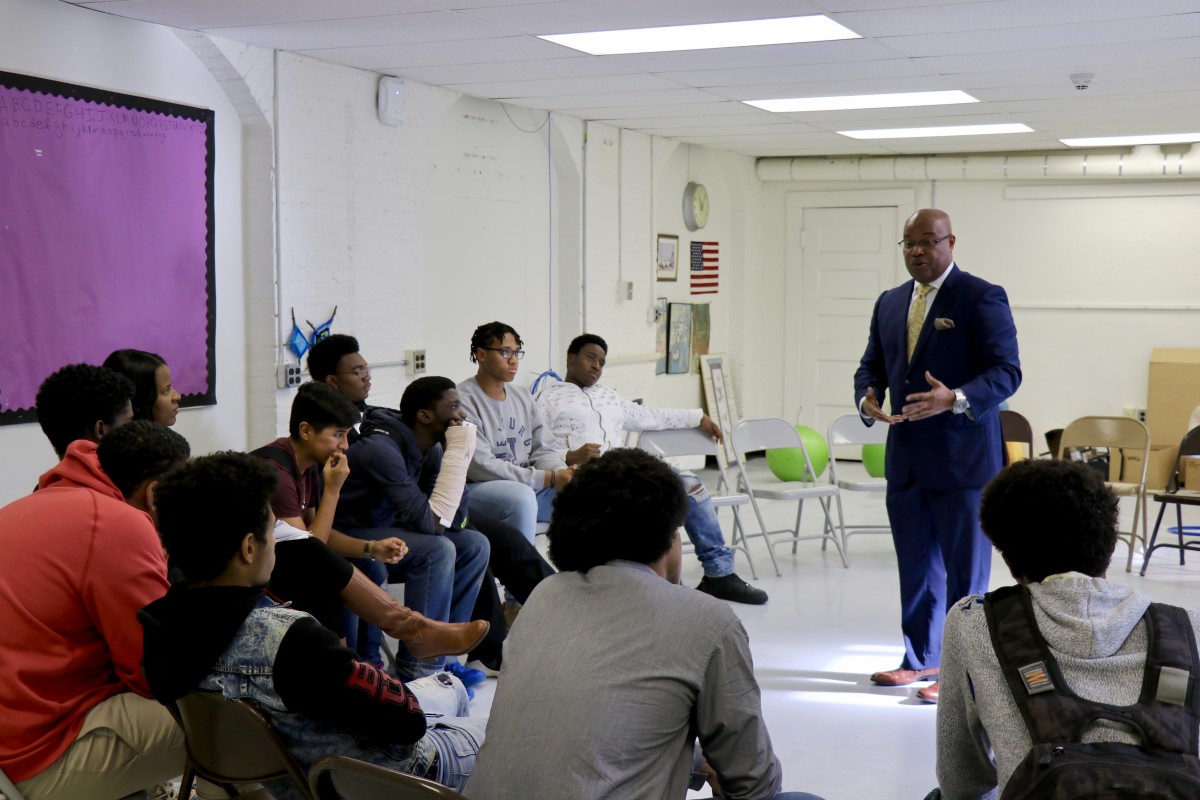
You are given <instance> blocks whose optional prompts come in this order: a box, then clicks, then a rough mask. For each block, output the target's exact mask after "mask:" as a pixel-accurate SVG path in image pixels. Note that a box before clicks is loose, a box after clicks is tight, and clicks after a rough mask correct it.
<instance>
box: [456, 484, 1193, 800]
mask: <svg viewBox="0 0 1200 800" xmlns="http://www.w3.org/2000/svg"><path fill="white" fill-rule="evenodd" d="M751 469H752V472H751V477H752V479H754V478H755V476H756V475H758V474H759V473H761V474H763V475H764V476H769V473H768V472H767V470H766V465H765V463H764V462H763V461H761V460H758V461H753V462H751ZM838 470H839V477H853V476H855V475H858V476H861V475H862V474H863V472H862V467H861V465H859V464H856V463H842V462H839V465H838ZM705 477H706V479H708V478H709V477H710V476H709V475H707V474H706V476H705ZM767 479H769V478H767ZM1122 503H1123V504H1125V503H1129V504H1130V509H1131V508H1132V504H1131V501H1122ZM843 505H844V507H845V513H846V521H847V523H858V524H870V523H874V522H881V521H886V514H885V511H884V507H883V497H882V495H881V494H880V495H867V494H862V493H847V494H845V495H844V498H843ZM747 509H748V507H747ZM794 509H795V505H794V504H783V503H769V502H768V503H766V504H764V513H765V515H766V517H767V524H768V526H769V527H772V528H780V527H785V526H786V527H790V526H791V524H792V521H793V519H794V516H795V511H794ZM1187 511H1188V509H1185V519H1184V521H1185V523H1187V524H1195V522H1196V521H1195V519H1193V518H1189V517H1188V515H1187ZM1126 513H1130V511H1128V510H1127V511H1126ZM1157 513H1158V509H1157V507H1156V506H1154V505H1153V504H1152V508H1151V517H1150V525H1151V527H1153V523H1154V515H1156V514H1157ZM1168 515H1169V516H1173V514H1172V512H1171V511H1170V510H1168ZM1193 516H1194V515H1193ZM820 517H821V512H820V508H819V506H818V505H817V503H815V502H813V501H809V502H808V503H806V504H805V509H804V522H803V529H804V531H806V532H809V531H811V532H816V531H818V530H819V525H820ZM721 518H722V524H723V525H724V526H725V528H726V531H727V533H728V530H729V524H730V520H731V516H730V513H729V512H728V511H722V512H721ZM746 519H748V520H752V519H753V517H752V516H746ZM1030 522H1031V524H1036V520H1034V519H1031V520H1030ZM1124 524H1125V525H1128V520H1125V523H1124ZM1168 524H1173V522H1170V523H1169V522H1168V521H1167V520H1165V519H1164V523H1163V525H1164V527H1163V533H1165V530H1166V526H1167V525H1168ZM754 529H755V527H754V525H753V523H752V524H751V530H754ZM1046 535H1047V536H1050V535H1053V531H1047V532H1046ZM539 540H540V541H541V542H542V544H543V545H544V541H543V540H544V537H539ZM751 549H752V551H753V554H754V563H755V566H756V567H757V568H758V580H757V581H752V582H753V583H754V585H756V586H758V587H760V588H762V589H764V590H766V591H767V592H768V593H769V594H770V596H771V599H770V602H768V603H767V604H766V605H765V606H743V605H734V606H733V607H734V608H735V610H736V611H737V613H738V615H739V616H740V617H741V619H742V621H743V622H744V624H745V626H746V629H747V631H748V632H749V634H750V644H751V648H752V651H753V653H754V663H755V673H756V675H757V676H758V681H759V685H760V686H761V687H762V706H763V714H764V716H765V717H766V720H767V724H768V726H769V728H770V731H771V737H772V739H773V741H774V745H775V751H776V754H777V755H778V756H779V758H780V760H781V762H782V763H783V768H784V776H785V779H784V780H785V788H786V789H788V790H791V791H808V792H813V793H815V794H818V795H821V796H822V797H825V798H827V800H864V799H868V798H869V799H872V800H874V799H875V798H878V800H893V799H894V800H921V798H923V797H924V796H925V795H926V793H927V792H928V791H929V790H930V789H931V788H933V787H934V786H935V785H936V779H935V777H934V719H935V715H936V708H935V707H934V706H931V705H926V704H924V703H921V702H920V701H918V700H916V699H915V698H914V697H913V696H912V695H913V693H914V692H915V690H916V688H919V687H920V686H923V685H924V684H916V685H915V686H911V687H896V688H885V687H878V686H874V685H873V684H871V682H870V681H869V680H868V678H867V676H868V675H869V674H870V673H871V672H874V671H876V670H880V669H890V668H894V667H896V666H898V665H899V663H900V658H901V655H902V652H903V650H902V647H901V644H900V631H899V600H898V588H897V587H898V581H897V577H896V558H895V554H894V553H893V551H892V547H891V539H890V537H889V536H886V535H873V534H863V535H858V536H853V537H851V539H850V567H849V568H848V569H844V568H843V567H842V564H841V561H840V560H839V558H838V556H837V554H836V552H834V551H833V550H832V549H830V550H829V551H827V552H824V553H823V552H821V545H820V543H819V542H816V541H811V542H801V543H800V544H799V548H798V552H797V553H796V554H795V555H793V554H792V553H791V548H790V547H787V546H781V547H779V548H777V557H778V559H779V567H780V571H781V572H782V573H783V575H782V577H776V576H775V574H774V571H773V570H772V568H771V563H770V559H769V558H768V556H767V550H766V546H765V544H764V543H763V542H762V539H756V540H752V544H751ZM1127 552H1128V550H1127V548H1126V546H1125V545H1124V544H1123V543H1119V544H1118V546H1117V558H1116V560H1115V561H1116V563H1115V564H1114V569H1113V570H1112V572H1111V573H1110V575H1109V577H1110V578H1111V579H1114V580H1119V581H1123V582H1127V583H1129V584H1131V585H1133V586H1135V587H1137V588H1138V589H1139V590H1140V591H1143V592H1145V593H1147V594H1149V595H1150V596H1151V597H1153V598H1154V599H1155V600H1160V601H1164V602H1170V603H1175V604H1178V605H1184V606H1188V605H1197V604H1200V591H1198V590H1200V553H1197V554H1193V555H1192V562H1193V563H1189V564H1188V565H1187V566H1183V567H1181V566H1180V565H1179V559H1178V554H1177V552H1175V551H1171V550H1160V551H1157V552H1156V553H1155V554H1154V559H1153V560H1152V561H1151V565H1150V569H1149V571H1148V574H1147V577H1145V578H1141V577H1139V576H1138V574H1137V570H1138V569H1139V567H1140V565H1141V556H1140V554H1139V555H1137V556H1135V560H1134V571H1133V572H1132V573H1130V574H1127V573H1125V572H1124V559H1125V555H1126V553H1127ZM735 569H736V571H737V572H738V574H739V575H741V576H742V577H743V578H745V579H747V580H751V577H750V570H749V569H748V567H747V566H746V562H745V558H744V556H742V555H740V554H739V555H738V557H737V560H736V563H735ZM702 574H703V573H702V571H701V569H700V565H699V563H698V562H697V561H696V560H695V558H694V557H691V556H685V557H684V581H685V583H687V584H689V585H695V584H696V583H698V582H699V580H700V578H701V576H702ZM1007 583H1011V577H1010V575H1009V573H1008V571H1007V569H1005V567H1004V564H1003V562H1002V561H1001V560H1000V559H999V557H997V558H995V559H994V561H993V565H992V586H993V587H995V586H1003V585H1005V584H1007ZM500 680H503V676H502V677H501V678H500ZM494 691H495V681H488V682H487V684H485V685H484V686H481V687H479V690H478V691H477V696H476V699H475V702H474V703H473V704H472V711H473V713H477V714H480V715H484V714H487V711H488V709H489V708H490V706H491V701H492V696H493V694H494ZM689 796H690V797H705V796H708V793H707V792H704V793H698V794H691V795H689Z"/></svg>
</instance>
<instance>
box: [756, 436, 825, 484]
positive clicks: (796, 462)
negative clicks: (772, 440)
mask: <svg viewBox="0 0 1200 800" xmlns="http://www.w3.org/2000/svg"><path fill="white" fill-rule="evenodd" d="M796 430H797V431H798V432H799V433H800V441H802V442H804V448H805V449H806V450H808V458H809V460H810V461H812V466H813V469H815V470H816V471H817V474H816V477H817V478H819V477H821V473H823V472H824V471H825V467H826V466H827V465H828V464H829V445H827V444H826V443H825V438H824V437H823V436H821V434H819V433H817V432H816V431H814V430H813V429H812V428H807V427H805V426H803V425H797V426H796ZM767 466H768V467H770V468H771V473H772V474H773V475H774V476H775V477H776V478H779V480H781V481H800V480H804V453H803V452H801V450H800V448H798V447H781V448H778V449H776V450H768V451H767Z"/></svg>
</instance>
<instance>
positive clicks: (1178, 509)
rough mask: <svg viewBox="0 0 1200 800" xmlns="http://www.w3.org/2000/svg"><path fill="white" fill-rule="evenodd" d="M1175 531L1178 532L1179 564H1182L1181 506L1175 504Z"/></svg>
mask: <svg viewBox="0 0 1200 800" xmlns="http://www.w3.org/2000/svg"><path fill="white" fill-rule="evenodd" d="M1175 525H1176V527H1175V532H1176V533H1178V534H1179V566H1181V567H1182V566H1183V564H1184V562H1183V553H1184V550H1185V548H1184V546H1183V506H1181V505H1179V504H1178V503H1176V504H1175Z"/></svg>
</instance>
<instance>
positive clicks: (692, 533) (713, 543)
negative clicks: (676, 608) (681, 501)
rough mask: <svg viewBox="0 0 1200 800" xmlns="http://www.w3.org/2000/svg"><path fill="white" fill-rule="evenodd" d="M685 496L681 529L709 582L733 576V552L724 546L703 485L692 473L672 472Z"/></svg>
mask: <svg viewBox="0 0 1200 800" xmlns="http://www.w3.org/2000/svg"><path fill="white" fill-rule="evenodd" d="M675 474H676V475H678V476H679V480H680V482H681V483H683V490H684V491H685V492H687V498H688V513H687V517H686V518H685V519H684V521H683V529H684V530H685V531H687V535H688V539H690V540H691V542H692V544H693V545H694V546H695V548H696V558H698V559H700V564H701V566H703V567H704V574H705V575H706V576H708V577H709V578H720V577H721V576H723V575H728V574H730V573H731V572H733V551H732V550H730V549H729V548H728V547H727V546H726V545H725V536H724V535H723V534H722V533H721V523H720V522H718V521H717V509H715V508H714V507H713V502H712V497H711V496H710V495H709V493H708V489H706V488H705V487H704V483H703V482H702V481H701V480H700V479H699V478H698V477H696V475H694V474H693V473H691V472H683V471H681V470H675Z"/></svg>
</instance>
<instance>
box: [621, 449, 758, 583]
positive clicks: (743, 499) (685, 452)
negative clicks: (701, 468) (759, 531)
mask: <svg viewBox="0 0 1200 800" xmlns="http://www.w3.org/2000/svg"><path fill="white" fill-rule="evenodd" d="M638 447H640V448H641V449H642V450H645V451H646V452H647V453H650V454H652V455H656V456H658V457H659V458H672V457H681V456H704V457H705V458H707V457H708V456H712V457H714V458H717V443H716V442H714V441H713V440H712V439H710V438H709V436H708V434H707V433H705V432H704V431H702V430H701V429H700V428H681V429H676V430H666V431H644V432H643V433H642V435H641V438H640V439H639V440H638ZM717 472H718V478H717V490H716V491H715V492H711V491H710V492H709V496H710V497H711V498H712V503H713V507H714V508H717V509H721V508H728V509H731V510H732V511H733V535H732V536H731V537H730V541H729V547H730V548H731V549H733V550H741V551H742V552H743V553H745V554H746V563H747V564H748V565H749V566H750V574H751V575H752V576H753V577H755V578H757V577H758V571H757V570H755V568H754V559H753V558H751V556H750V545H749V543H748V542H747V541H746V532H745V530H744V529H743V527H742V517H741V515H740V514H739V513H738V507H739V506H744V505H747V504H749V502H750V495H748V494H746V493H745V492H736V491H733V484H732V483H731V482H730V480H729V476H728V475H727V474H726V472H725V468H724V467H723V466H721V460H720V459H719V458H717ZM689 502H690V501H689Z"/></svg>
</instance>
